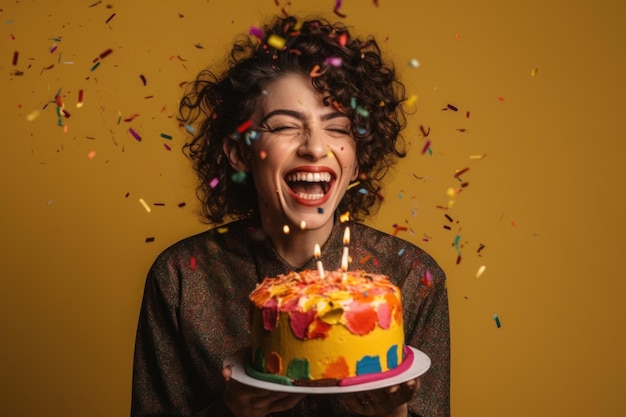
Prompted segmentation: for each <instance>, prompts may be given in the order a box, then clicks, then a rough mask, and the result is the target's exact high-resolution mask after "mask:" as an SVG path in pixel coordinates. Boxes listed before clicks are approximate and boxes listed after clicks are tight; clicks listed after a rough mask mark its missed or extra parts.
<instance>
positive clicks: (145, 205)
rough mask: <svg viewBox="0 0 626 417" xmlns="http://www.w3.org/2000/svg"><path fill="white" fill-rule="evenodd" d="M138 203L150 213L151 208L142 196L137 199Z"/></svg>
mask: <svg viewBox="0 0 626 417" xmlns="http://www.w3.org/2000/svg"><path fill="white" fill-rule="evenodd" d="M139 203H140V204H141V205H142V206H143V208H144V209H146V211H147V212H148V213H150V212H151V211H152V209H151V208H150V206H149V205H148V203H146V201H145V200H144V199H143V198H140V199H139Z"/></svg>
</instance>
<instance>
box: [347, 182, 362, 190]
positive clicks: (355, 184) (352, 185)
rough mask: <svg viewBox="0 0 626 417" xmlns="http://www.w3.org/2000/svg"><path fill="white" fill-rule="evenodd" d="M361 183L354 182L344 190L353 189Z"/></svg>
mask: <svg viewBox="0 0 626 417" xmlns="http://www.w3.org/2000/svg"><path fill="white" fill-rule="evenodd" d="M360 183H361V181H355V182H353V183H352V184H348V187H347V188H346V190H349V189H350V188H354V187H356V186H357V185H359V184H360Z"/></svg>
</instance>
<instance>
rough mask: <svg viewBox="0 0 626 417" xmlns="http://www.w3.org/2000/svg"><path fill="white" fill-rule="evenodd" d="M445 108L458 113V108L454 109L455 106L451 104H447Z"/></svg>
mask: <svg viewBox="0 0 626 417" xmlns="http://www.w3.org/2000/svg"><path fill="white" fill-rule="evenodd" d="M447 108H448V109H450V110H452V111H459V109H458V108H456V107H455V106H453V105H452V104H448V105H447Z"/></svg>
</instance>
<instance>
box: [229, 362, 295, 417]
mask: <svg viewBox="0 0 626 417" xmlns="http://www.w3.org/2000/svg"><path fill="white" fill-rule="evenodd" d="M231 374H232V371H231V369H230V368H228V367H226V368H223V369H222V377H223V378H224V381H226V389H225V391H224V402H225V403H226V407H228V409H229V410H230V411H231V413H233V414H234V415H235V416H237V417H265V416H266V415H268V414H270V413H275V412H278V411H285V410H289V409H291V408H293V407H294V406H295V405H296V404H297V403H298V402H299V401H300V400H302V399H303V398H304V397H305V395H300V394H290V393H285V392H273V391H267V390H264V389H259V388H254V387H251V386H249V385H244V384H241V383H239V382H237V381H235V380H232V379H230V376H231Z"/></svg>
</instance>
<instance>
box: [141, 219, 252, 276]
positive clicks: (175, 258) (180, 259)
mask: <svg viewBox="0 0 626 417" xmlns="http://www.w3.org/2000/svg"><path fill="white" fill-rule="evenodd" d="M251 233H253V229H252V228H251V226H250V225H249V224H248V222H246V221H244V220H238V221H234V222H231V223H227V224H224V225H221V226H217V227H213V228H211V229H208V230H205V231H203V232H200V233H197V234H194V235H191V236H188V237H185V238H183V239H181V240H179V241H177V242H175V243H173V244H172V245H170V246H168V247H167V248H166V249H164V250H163V251H162V252H161V253H159V255H158V256H157V257H156V259H155V260H154V262H153V264H152V269H161V270H162V269H163V268H166V269H170V270H171V269H179V268H180V267H182V266H187V265H189V264H193V263H194V260H198V259H200V258H203V259H210V258H220V257H221V256H222V255H223V254H224V253H226V252H232V251H235V250H243V249H242V248H245V244H242V243H244V242H245V240H246V239H247V238H248V236H250V235H251Z"/></svg>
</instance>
